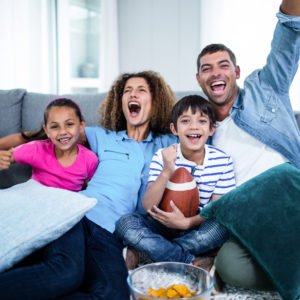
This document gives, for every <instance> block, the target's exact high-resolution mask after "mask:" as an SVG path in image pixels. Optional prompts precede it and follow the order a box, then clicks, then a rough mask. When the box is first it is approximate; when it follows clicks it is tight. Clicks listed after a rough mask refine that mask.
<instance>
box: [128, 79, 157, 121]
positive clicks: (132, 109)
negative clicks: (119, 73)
mask: <svg viewBox="0 0 300 300" xmlns="http://www.w3.org/2000/svg"><path fill="white" fill-rule="evenodd" d="M151 106H152V95H151V92H150V88H149V85H148V83H147V81H146V80H145V79H144V78H142V77H132V78H130V79H128V80H127V82H126V84H125V87H124V91H123V96H122V109H123V113H124V116H125V118H126V121H127V126H133V127H139V126H145V125H146V126H148V125H149V120H150V112H151Z"/></svg>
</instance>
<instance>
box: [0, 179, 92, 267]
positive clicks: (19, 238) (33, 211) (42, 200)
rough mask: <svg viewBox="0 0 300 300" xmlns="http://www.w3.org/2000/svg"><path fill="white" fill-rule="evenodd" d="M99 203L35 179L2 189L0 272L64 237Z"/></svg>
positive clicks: (0, 207) (0, 203) (0, 199)
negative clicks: (42, 183)
mask: <svg viewBox="0 0 300 300" xmlns="http://www.w3.org/2000/svg"><path fill="white" fill-rule="evenodd" d="M95 204H96V199H93V198H88V197H86V196H84V195H83V194H80V193H75V192H71V191H67V190H62V189H58V188H51V187H46V186H43V185H41V184H39V183H38V182H36V181H34V180H32V179H31V180H29V181H27V182H26V183H22V184H19V185H15V186H13V187H12V188H9V189H4V190H0V220H1V222H0V237H1V242H0V271H3V270H5V269H7V268H10V267H11V266H12V265H13V264H15V263H16V262H18V261H20V260H21V259H22V258H24V257H25V256H26V255H29V254H30V253H32V252H33V251H34V250H36V249H39V248H41V247H42V246H44V245H46V244H47V243H49V242H51V241H53V240H54V239H56V238H58V237H60V236H61V235H63V234H64V233H65V232H66V231H67V230H69V229H70V228H71V227H72V226H74V225H75V224H76V223H77V222H79V220H80V219H81V218H82V217H83V216H84V215H85V213H86V212H87V211H88V210H89V209H91V208H92V207H93V206H94V205H95Z"/></svg>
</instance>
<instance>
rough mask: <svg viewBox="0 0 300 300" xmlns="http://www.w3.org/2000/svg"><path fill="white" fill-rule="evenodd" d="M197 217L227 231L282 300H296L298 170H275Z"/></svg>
mask: <svg viewBox="0 0 300 300" xmlns="http://www.w3.org/2000/svg"><path fill="white" fill-rule="evenodd" d="M201 216H203V217H205V218H211V217H215V218H216V219H217V221H218V222H220V223H221V224H223V225H224V226H226V227H227V228H228V229H229V230H230V231H231V232H232V233H233V234H234V235H235V236H236V237H237V238H238V239H239V240H240V241H241V243H242V244H243V245H244V246H245V247H246V248H247V249H248V250H249V252H250V253H251V254H252V255H253V256H254V258H255V259H256V260H257V262H258V263H259V264H260V265H261V266H262V267H263V269H264V270H265V271H266V272H267V273H268V274H269V275H270V277H271V279H272V281H273V283H274V285H275V286H276V288H277V289H278V291H279V293H280V294H281V296H282V297H283V298H284V299H289V300H293V299H300V255H299V253H300V250H299V249H300V238H299V237H300V225H299V222H300V170H299V169H297V168H295V167H293V166H292V165H290V164H288V163H285V164H282V165H279V166H277V167H274V168H272V169H270V170H268V171H266V172H264V173H262V174H261V175H259V176H257V177H255V178H253V179H252V180H249V181H248V182H246V183H244V184H243V185H241V186H240V187H238V188H236V189H235V190H233V191H231V192H229V193H227V194H225V195H224V196H222V197H221V198H220V199H219V200H218V201H214V202H212V203H211V204H209V205H207V206H206V207H205V208H204V209H203V210H202V211H201Z"/></svg>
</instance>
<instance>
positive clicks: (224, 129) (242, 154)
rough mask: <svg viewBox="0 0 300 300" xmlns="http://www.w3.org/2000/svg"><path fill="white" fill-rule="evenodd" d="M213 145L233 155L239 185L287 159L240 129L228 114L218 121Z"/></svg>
mask: <svg viewBox="0 0 300 300" xmlns="http://www.w3.org/2000/svg"><path fill="white" fill-rule="evenodd" d="M213 145H214V146H216V147H218V148H221V149H223V150H224V151H225V152H226V153H228V154H229V155H231V157H232V159H233V163H234V170H235V175H236V183H237V185H241V184H242V183H244V182H245V181H247V180H249V179H251V178H253V177H254V176H256V175H258V174H260V173H262V172H264V171H266V170H268V169H270V168H272V167H274V166H277V165H279V164H281V163H284V162H287V159H286V158H285V157H283V156H282V155H281V154H280V153H278V152H276V151H275V150H273V149H272V148H270V147H268V146H267V145H265V144H263V143H261V142H260V141H258V140H257V139H255V138H254V137H252V136H251V135H250V134H248V133H247V132H246V131H244V130H242V129H240V128H239V127H238V126H237V125H236V124H235V123H234V121H233V119H232V118H231V116H228V117H227V118H226V119H225V120H223V121H222V122H217V128H216V133H215V134H214V136H213Z"/></svg>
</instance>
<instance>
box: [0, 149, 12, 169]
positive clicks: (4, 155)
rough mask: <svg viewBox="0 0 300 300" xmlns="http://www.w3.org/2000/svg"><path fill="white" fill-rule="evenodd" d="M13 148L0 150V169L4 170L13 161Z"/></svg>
mask: <svg viewBox="0 0 300 300" xmlns="http://www.w3.org/2000/svg"><path fill="white" fill-rule="evenodd" d="M12 153H13V149H10V150H0V170H6V169H8V168H9V167H10V165H11V163H12V162H13V155H12Z"/></svg>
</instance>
